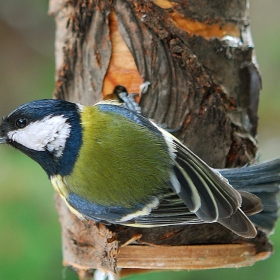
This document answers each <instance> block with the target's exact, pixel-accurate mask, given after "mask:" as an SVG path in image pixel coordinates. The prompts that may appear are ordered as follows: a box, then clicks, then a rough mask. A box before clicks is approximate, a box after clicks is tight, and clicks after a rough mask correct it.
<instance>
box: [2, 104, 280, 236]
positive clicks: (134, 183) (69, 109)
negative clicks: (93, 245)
mask: <svg viewBox="0 0 280 280" xmlns="http://www.w3.org/2000/svg"><path fill="white" fill-rule="evenodd" d="M0 143H6V144H9V145H11V146H13V147H15V148H16V149H19V150H20V151H22V152H23V153H25V154H26V155H28V156H29V157H30V158H32V159H33V160H35V161H36V162H38V163H39V164H40V165H41V167H42V168H43V169H44V170H45V172H46V173H47V175H48V177H49V179H50V181H51V183H52V185H53V187H54V189H55V190H56V191H57V192H58V193H59V194H60V196H61V197H62V199H63V200H64V201H65V202H66V204H67V205H68V207H69V208H70V210H71V211H72V212H73V213H74V214H75V215H77V216H78V217H79V218H80V219H92V220H94V221H97V222H101V223H104V224H121V225H127V226H134V227H157V226H167V225H187V224H197V223H213V222H218V223H220V224H222V225H223V226H225V227H227V228H228V229H230V230H231V231H233V232H234V233H236V234H238V235H240V236H243V237H247V238H253V237H254V236H255V235H256V229H255V226H254V225H253V223H252V222H251V221H250V220H249V219H248V217H247V215H249V214H254V213H257V212H259V211H261V210H262V204H261V201H260V199H259V198H257V197H256V196H255V195H253V194H251V193H248V192H244V191H237V190H235V189H234V188H233V187H232V186H231V185H230V184H229V182H228V180H227V179H226V178H225V177H224V176H223V175H222V174H227V175H229V177H230V176H231V178H232V180H233V181H234V179H235V178H236V177H239V178H242V176H243V178H244V180H245V181H244V182H246V180H247V182H248V178H249V180H251V179H253V178H255V177H256V175H257V174H259V173H260V174H262V172H263V173H264V174H265V176H266V179H267V178H268V177H269V176H268V175H267V172H270V170H271V168H272V169H275V166H277V168H279V160H276V161H274V162H270V163H264V164H261V165H256V166H255V167H254V166H253V167H246V168H239V169H238V168H237V169H232V170H233V171H229V170H220V171H218V170H215V169H212V168H211V167H209V166H208V165H207V164H206V163H205V162H203V161H202V160H201V159H200V158H199V157H198V156H196V155H195V154H194V153H193V152H192V151H190V150H189V149H188V148H187V147H186V146H185V145H183V144H182V143H181V142H180V141H179V140H178V139H176V138H175V137H174V136H173V135H171V134H169V133H168V132H167V131H165V130H164V129H162V128H160V127H159V126H157V125H156V124H155V123H153V122H152V121H150V120H148V119H147V118H145V117H144V116H142V115H141V114H139V113H137V112H135V111H134V110H130V109H128V108H125V107H124V106H122V105H119V104H116V103H112V102H104V101H103V102H100V103H97V104H96V105H93V106H83V105H80V104H76V103H71V102H67V101H64V100H54V99H46V100H37V101H33V102H30V103H27V104H24V105H22V106H20V107H18V108H17V109H15V110H14V111H13V112H11V113H10V114H9V115H8V116H7V117H5V118H3V119H2V124H1V126H0ZM278 173H279V172H278ZM246 176H247V177H246ZM248 176H249V177H248ZM265 176H264V177H265ZM277 176H278V177H277V180H278V181H279V174H278V175H277ZM246 178H247V179H246ZM269 180H270V179H269Z"/></svg>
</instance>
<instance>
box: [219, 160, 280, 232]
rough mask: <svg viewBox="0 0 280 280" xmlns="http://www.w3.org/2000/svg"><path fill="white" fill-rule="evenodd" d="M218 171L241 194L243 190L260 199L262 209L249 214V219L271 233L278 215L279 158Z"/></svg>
mask: <svg viewBox="0 0 280 280" xmlns="http://www.w3.org/2000/svg"><path fill="white" fill-rule="evenodd" d="M219 172H220V173H221V175H222V176H224V177H225V178H227V180H228V181H229V183H230V184H231V185H232V186H233V187H234V188H235V189H236V190H238V191H241V194H242V192H244V191H245V192H250V193H253V194H255V195H256V196H258V197H259V198H260V199H261V201H262V205H263V210H262V211H261V212H260V213H258V214H255V215H253V216H250V220H251V221H252V222H253V223H254V224H255V226H257V227H258V228H259V229H261V230H263V231H264V232H266V233H271V232H272V231H273V228H274V227H275V223H276V221H277V219H278V216H279V215H278V209H279V201H278V194H279V187H280V159H275V160H271V161H268V162H264V163H260V164H257V165H252V166H248V167H244V168H232V169H222V170H219ZM242 209H243V208H242ZM243 210H244V211H245V212H246V214H247V215H248V214H249V213H247V211H246V210H245V209H243Z"/></svg>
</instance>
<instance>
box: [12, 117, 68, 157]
mask: <svg viewBox="0 0 280 280" xmlns="http://www.w3.org/2000/svg"><path fill="white" fill-rule="evenodd" d="M66 121H67V119H66V118H65V117H63V116H47V117H45V118H43V119H42V120H39V121H36V122H32V123H30V124H29V125H28V126H26V127H25V128H20V129H17V130H14V131H10V132H8V138H9V139H11V140H13V141H15V142H17V143H19V144H21V145H23V146H24V147H26V148H28V149H32V150H35V151H45V150H48V151H49V152H51V153H53V154H54V155H55V156H56V157H60V156H61V155H62V152H63V149H64V147H65V143H66V140H67V138H68V137H69V134H70V129H71V126H70V124H69V123H67V122H66Z"/></svg>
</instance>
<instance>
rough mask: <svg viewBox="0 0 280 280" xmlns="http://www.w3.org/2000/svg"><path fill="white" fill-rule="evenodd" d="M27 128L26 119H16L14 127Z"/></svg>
mask: <svg viewBox="0 0 280 280" xmlns="http://www.w3.org/2000/svg"><path fill="white" fill-rule="evenodd" d="M26 126H27V119H25V118H22V119H17V120H16V127H18V128H24V127H26Z"/></svg>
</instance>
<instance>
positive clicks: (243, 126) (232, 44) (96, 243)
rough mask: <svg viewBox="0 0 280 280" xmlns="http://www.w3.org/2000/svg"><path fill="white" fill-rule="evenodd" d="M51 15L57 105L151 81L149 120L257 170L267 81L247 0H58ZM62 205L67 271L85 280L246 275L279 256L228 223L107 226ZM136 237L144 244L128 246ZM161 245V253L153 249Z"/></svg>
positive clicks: (216, 160)
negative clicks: (98, 271)
mask: <svg viewBox="0 0 280 280" xmlns="http://www.w3.org/2000/svg"><path fill="white" fill-rule="evenodd" d="M49 12H50V14H51V15H53V16H54V17H55V19H56V23H57V31H56V87H55V91H54V97H55V98H60V99H66V100H69V101H72V102H79V103H82V104H85V105H89V104H94V103H96V102H97V101H99V100H101V99H102V97H105V96H106V95H108V94H110V93H111V92H112V91H113V89H114V87H115V86H116V85H119V84H121V85H123V86H125V87H126V88H127V90H128V92H130V93H131V92H139V86H140V84H142V83H143V82H145V81H149V82H150V83H151V85H150V87H149V89H148V92H147V93H145V94H143V95H142V96H141V98H140V105H141V107H142V112H143V114H144V115H145V116H146V117H148V118H152V119H153V120H155V122H156V123H158V124H164V125H166V126H167V127H168V128H174V129H176V128H181V129H180V130H179V131H178V132H177V133H176V134H175V135H176V137H177V138H179V139H180V140H181V141H182V142H183V143H184V144H186V145H187V146H188V147H189V148H190V149H191V150H192V151H193V152H195V153H196V154H197V155H198V156H199V157H201V158H202V159H203V160H204V161H206V162H207V163H208V164H209V165H210V166H212V167H215V168H223V167H235V166H242V165H244V164H246V163H249V162H254V160H255V156H256V153H257V145H256V139H255V137H256V128H257V121H258V116H257V109H258V101H259V92H260V88H261V78H260V75H259V72H258V69H257V66H256V62H255V57H254V52H253V50H254V48H253V43H252V40H251V34H250V28H249V12H248V3H247V1H246V0H234V1H219V0H203V1H195V0H188V1H187V0H176V1H172V2H171V1H168V0H153V1H152V0H134V1H132V0H114V1H109V0H99V1H97V0H88V1H86V0H70V1H66V0H50V10H49ZM108 164H109V163H108ZM56 202H57V208H58V211H59V214H60V221H61V224H62V237H63V254H64V264H65V265H68V266H72V267H73V268H74V269H75V270H76V271H78V273H79V275H80V277H81V278H86V277H87V276H88V275H90V274H91V273H92V270H93V269H94V268H105V269H108V270H111V271H115V269H116V268H117V267H124V268H128V267H129V268H141V269H143V268H147V269H162V266H160V264H161V265H162V264H163V263H165V267H164V268H165V269H172V268H173V269H202V268H211V267H232V266H235V267H237V266H243V265H250V264H252V263H253V262H254V261H256V260H258V259H262V258H264V257H267V256H268V255H269V254H270V252H271V250H272V248H271V245H270V243H269V240H268V239H267V237H266V236H265V235H264V234H263V233H261V232H259V234H258V236H257V237H256V238H255V239H253V240H245V239H243V238H240V237H237V236H236V235H235V234H233V233H231V232H230V231H228V230H227V229H225V228H223V227H222V226H220V225H219V224H208V225H195V226H172V227H163V228H155V229H135V228H133V229H131V228H127V227H121V226H117V227H113V226H112V227H110V228H108V227H106V226H104V225H102V224H95V223H94V222H92V221H90V222H87V223H85V222H81V221H79V220H78V219H77V218H76V217H74V216H73V215H72V214H71V213H69V211H68V209H67V208H66V206H65V205H64V203H61V201H60V198H58V197H57V199H56ZM134 239H135V240H138V244H142V245H143V246H140V245H138V246H137V247H135V246H132V245H127V246H124V247H122V245H123V244H125V243H126V242H127V241H129V240H134ZM232 243H239V244H235V245H234V244H232ZM155 244H156V245H161V246H157V247H151V246H147V245H155ZM190 244H196V245H197V244H206V245H204V246H202V247H197V246H196V247H195V245H190ZM210 244H219V245H210ZM144 245H145V246H144ZM164 245H173V246H174V247H173V246H170V247H166V246H164ZM175 246H176V247H175ZM192 246H194V247H192ZM174 248H175V249H176V252H179V253H178V255H180V254H182V256H183V255H184V256H185V257H182V258H181V257H180V261H178V260H177V261H176V262H174V261H172V260H173V259H174V257H175V255H176V254H177V253H175V255H174V252H175V251H174ZM198 248H201V249H200V250H202V251H203V250H204V251H203V252H202V251H200V250H199V249H198ZM183 252H187V255H186V254H183ZM163 254H164V257H163ZM201 255H203V256H204V257H205V259H204V260H203V261H197V260H198V258H199V257H201ZM159 256H160V260H157V259H158V258H159ZM186 256H187V257H186ZM194 260H196V261H194Z"/></svg>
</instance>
